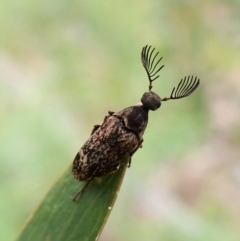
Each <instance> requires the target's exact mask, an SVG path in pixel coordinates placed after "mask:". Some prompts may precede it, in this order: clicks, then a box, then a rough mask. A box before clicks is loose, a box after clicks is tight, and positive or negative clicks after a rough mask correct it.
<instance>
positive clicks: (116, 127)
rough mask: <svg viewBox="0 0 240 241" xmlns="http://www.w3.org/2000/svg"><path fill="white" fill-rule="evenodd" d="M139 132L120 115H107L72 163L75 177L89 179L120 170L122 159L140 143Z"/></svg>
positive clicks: (82, 179)
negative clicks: (127, 125) (129, 125)
mask: <svg viewBox="0 0 240 241" xmlns="http://www.w3.org/2000/svg"><path fill="white" fill-rule="evenodd" d="M139 143H140V140H139V137H138V136H137V134H135V133H134V132H133V131H131V130H129V129H127V128H126V127H125V125H124V122H123V120H122V119H121V118H119V117H116V116H114V115H110V116H107V117H106V118H105V120H104V121H103V124H102V125H101V126H100V127H99V128H98V129H97V130H96V131H95V132H94V133H93V134H92V135H91V136H90V137H89V139H88V140H87V141H86V143H85V144H84V145H83V147H82V148H81V149H80V151H79V152H78V154H77V155H76V157H75V159H74V162H73V174H74V177H75V178H76V179H78V180H80V181H90V180H92V179H94V178H96V177H102V176H104V175H106V174H109V173H112V172H115V171H117V170H118V168H119V165H120V161H121V159H122V158H123V157H124V156H126V155H127V154H128V155H131V153H132V152H134V150H135V149H136V148H137V147H138V146H139Z"/></svg>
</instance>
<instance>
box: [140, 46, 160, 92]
mask: <svg viewBox="0 0 240 241" xmlns="http://www.w3.org/2000/svg"><path fill="white" fill-rule="evenodd" d="M151 47H152V46H151V45H150V46H148V45H146V46H145V47H143V49H142V54H141V57H142V64H143V67H144V69H145V70H146V72H147V75H148V79H149V91H150V90H151V89H152V82H153V81H154V80H155V79H157V78H158V77H159V75H157V74H158V72H159V71H160V70H161V69H162V68H163V66H164V65H162V66H161V67H159V66H158V67H157V65H158V63H159V62H160V61H161V60H162V58H160V59H159V60H156V61H155V59H156V57H157V55H158V54H159V52H157V53H156V54H153V52H154V50H155V48H153V49H152V50H151ZM153 56H154V57H153Z"/></svg>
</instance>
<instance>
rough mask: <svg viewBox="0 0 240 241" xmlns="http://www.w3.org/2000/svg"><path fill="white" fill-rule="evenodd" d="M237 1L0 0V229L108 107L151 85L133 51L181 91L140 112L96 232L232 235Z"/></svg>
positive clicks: (239, 96) (35, 196)
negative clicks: (140, 138)
mask: <svg viewBox="0 0 240 241" xmlns="http://www.w3.org/2000/svg"><path fill="white" fill-rule="evenodd" d="M239 9H240V2H239V1H234V0H232V1H228V0H222V1H218V0H214V1H193V0H171V1H164V0H162V1H157V0H149V1H142V0H140V1H137V0H133V1H127V0H122V1H110V0H105V1H92V0H90V1H63V0H60V1H59V0H52V1H46V0H41V1H40V0H35V1H28V0H22V1H16V0H2V1H1V3H0V115H1V118H0V239H1V240H4V241H8V240H9V241H10V240H14V239H15V238H16V237H17V235H18V234H19V232H20V230H21V228H22V227H23V225H24V223H25V222H26V220H27V218H28V217H29V216H30V214H31V213H32V212H33V211H34V210H35V208H36V207H37V205H38V204H39V203H40V201H41V200H42V199H43V197H44V195H45V194H46V193H47V191H48V190H49V189H50V188H51V186H52V185H53V184H54V183H55V181H56V180H57V179H58V177H59V176H61V174H62V173H63V172H64V170H66V169H67V168H68V166H69V165H70V164H71V163H72V160H73V158H74V156H75V154H76V152H77V150H78V149H79V147H80V146H81V145H82V144H83V143H84V141H85V140H86V139H87V138H88V136H89V134H90V132H91V129H92V126H93V125H94V124H99V123H101V122H102V120H103V118H104V116H105V115H106V113H107V111H108V110H112V111H118V110H121V109H123V108H125V107H127V106H131V105H133V104H135V103H137V102H139V99H140V98H141V96H142V94H143V92H145V91H147V89H148V80H147V76H146V73H145V72H144V69H143V68H142V66H141V62H140V52H141V49H142V47H143V46H144V45H145V44H151V45H153V46H154V47H156V49H157V50H159V51H160V55H161V56H163V57H164V58H163V60H162V63H163V64H164V65H165V67H164V68H163V69H162V71H161V75H160V78H159V79H157V80H156V81H155V82H154V87H153V90H154V91H155V92H157V93H158V94H159V95H160V96H161V97H166V96H169V95H170V93H171V90H172V88H173V87H174V86H176V85H177V84H178V82H179V81H180V79H181V78H182V77H184V76H185V75H189V74H193V75H197V76H198V77H199V78H200V79H201V85H200V87H199V88H198V89H197V91H196V92H195V93H194V94H193V95H192V96H190V97H188V98H185V99H182V100H178V101H169V102H165V103H163V105H162V107H161V108H160V109H159V110H158V111H156V112H151V113H150V120H149V125H148V128H147V130H146V133H145V137H144V139H145V141H144V144H143V149H140V150H139V151H138V152H137V153H136V154H135V155H134V157H133V161H132V166H131V168H130V169H128V170H127V173H126V176H125V179H124V182H123V185H122V188H121V192H120V195H119V197H118V199H117V201H116V204H115V206H114V209H113V211H112V214H111V216H110V219H109V220H108V222H107V225H106V227H105V229H104V231H103V233H102V236H101V238H100V240H101V241H108V240H109V241H110V240H111V241H122V240H126V241H130V240H138V241H146V240H151V241H159V240H164V241H181V240H183V241H192V240H194V241H206V240H209V241H226V240H227V241H239V240H240V14H239Z"/></svg>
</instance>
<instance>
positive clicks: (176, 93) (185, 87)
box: [161, 76, 200, 101]
mask: <svg viewBox="0 0 240 241" xmlns="http://www.w3.org/2000/svg"><path fill="white" fill-rule="evenodd" d="M199 84H200V79H198V78H197V77H195V78H194V77H193V76H191V77H190V76H188V77H187V76H185V77H184V79H181V81H180V83H179V84H178V86H177V88H176V89H175V87H174V88H173V90H172V93H171V96H170V97H166V98H163V99H161V101H167V100H176V99H181V98H184V97H187V96H189V95H191V94H192V93H193V91H194V90H195V89H197V87H198V86H199Z"/></svg>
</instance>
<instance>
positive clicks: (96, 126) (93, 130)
mask: <svg viewBox="0 0 240 241" xmlns="http://www.w3.org/2000/svg"><path fill="white" fill-rule="evenodd" d="M99 127H100V125H94V126H93V129H92V132H91V135H92V134H93V133H94V132H95V131H96V130H97V129H98V128H99Z"/></svg>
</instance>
